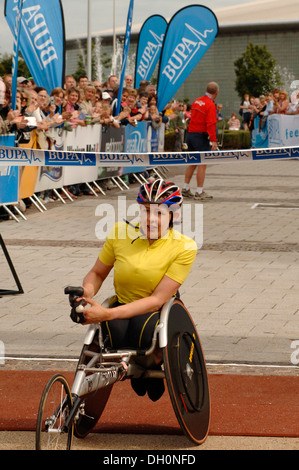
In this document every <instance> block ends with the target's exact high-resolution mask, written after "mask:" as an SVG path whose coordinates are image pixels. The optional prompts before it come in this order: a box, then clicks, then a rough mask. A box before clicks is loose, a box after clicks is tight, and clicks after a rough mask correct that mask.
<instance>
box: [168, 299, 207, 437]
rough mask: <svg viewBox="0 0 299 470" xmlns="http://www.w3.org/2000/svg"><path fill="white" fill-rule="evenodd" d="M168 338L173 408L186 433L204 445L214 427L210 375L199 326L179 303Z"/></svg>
mask: <svg viewBox="0 0 299 470" xmlns="http://www.w3.org/2000/svg"><path fill="white" fill-rule="evenodd" d="M167 338H168V340H167V345H166V347H165V348H163V361H164V371H165V378H166V383H167V386H168V391H169V396H170V399H171V402H172V406H173V409H174V412H175V414H176V417H177V420H178V422H179V424H180V427H181V429H182V431H183V432H184V434H185V435H186V436H187V437H188V439H190V440H191V441H192V442H193V443H195V444H202V443H203V442H204V441H205V439H206V437H207V435H208V432H209V425H210V394H209V384H208V375H207V369H206V363H205V359H204V355H203V352H202V348H201V344H200V340H199V337H198V333H197V331H196V327H195V325H194V323H193V320H192V318H191V316H190V314H189V312H188V311H187V309H186V308H185V306H184V305H183V303H182V302H181V301H179V300H175V301H174V303H173V304H172V306H171V308H170V312H169V317H168V322H167Z"/></svg>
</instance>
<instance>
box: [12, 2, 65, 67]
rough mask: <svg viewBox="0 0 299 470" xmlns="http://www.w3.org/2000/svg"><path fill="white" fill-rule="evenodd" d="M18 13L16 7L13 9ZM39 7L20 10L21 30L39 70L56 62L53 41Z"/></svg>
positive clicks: (56, 56)
mask: <svg viewBox="0 0 299 470" xmlns="http://www.w3.org/2000/svg"><path fill="white" fill-rule="evenodd" d="M13 10H14V11H16V12H17V14H18V13H19V11H18V7H15V8H14V9H13ZM40 10H41V6H40V5H34V6H29V7H24V8H23V9H22V26H21V27H22V28H24V29H25V30H26V34H27V36H28V38H30V42H31V44H32V46H33V47H34V49H35V51H36V55H37V57H38V59H39V60H38V62H39V65H40V68H41V70H42V69H43V68H45V67H46V66H47V65H49V64H50V63H51V62H52V61H53V60H58V55H57V53H56V50H55V47H54V45H53V39H52V38H51V35H50V31H49V29H48V27H47V23H46V20H45V17H44V15H43V13H41V11H40Z"/></svg>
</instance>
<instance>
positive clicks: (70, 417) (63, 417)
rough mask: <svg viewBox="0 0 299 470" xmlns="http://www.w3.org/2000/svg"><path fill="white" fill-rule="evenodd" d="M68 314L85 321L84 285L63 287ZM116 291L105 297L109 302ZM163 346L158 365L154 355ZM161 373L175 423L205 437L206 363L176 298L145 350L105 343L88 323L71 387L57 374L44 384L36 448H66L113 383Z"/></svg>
mask: <svg viewBox="0 0 299 470" xmlns="http://www.w3.org/2000/svg"><path fill="white" fill-rule="evenodd" d="M64 292H65V294H68V295H69V299H70V303H71V305H72V311H71V318H72V320H73V321H75V322H77V323H84V307H83V305H82V303H83V302H82V301H79V302H78V301H77V299H78V298H79V297H82V295H83V289H82V287H66V288H65V291H64ZM114 301H115V296H112V297H110V298H108V299H106V300H105V302H104V303H103V306H104V307H111V306H112V305H113V303H114ZM157 351H160V352H161V351H162V356H163V360H162V368H161V369H160V370H157V368H156V367H154V366H153V365H154V359H153V358H154V355H155V353H156V354H157ZM132 378H134V379H138V378H149V379H151V378H163V379H164V378H165V380H166V384H167V388H168V392H169V396H170V400H171V403H172V406H173V409H174V412H175V415H176V418H177V420H178V423H179V425H180V427H181V429H182V431H183V433H184V434H185V435H186V437H187V438H188V439H189V440H190V441H191V442H193V443H194V444H196V445H199V444H202V443H203V442H204V441H205V439H206V438H207V435H208V431H209V424H210V394H209V384H208V376H207V369H206V363H205V359H204V355H203V352H202V348H201V344H200V340H199V337H198V333H197V331H196V327H195V325H194V323H193V320H192V318H191V316H190V314H189V312H188V310H187V309H186V307H185V306H184V304H183V302H182V301H181V299H180V298H179V297H173V298H172V299H171V300H170V301H169V302H167V303H166V304H165V305H164V306H163V307H162V310H161V314H160V321H159V323H158V325H157V326H156V329H155V331H154V335H153V339H152V344H151V346H150V348H149V349H147V350H141V349H137V350H132V349H126V348H124V349H121V350H113V349H111V348H108V347H105V341H104V340H103V337H102V328H101V324H100V323H97V324H91V325H89V326H88V330H87V332H86V334H85V339H84V345H83V348H82V351H81V355H80V357H79V360H78V364H77V368H76V373H75V378H74V382H73V385H72V387H70V385H69V384H68V382H67V380H66V378H65V377H64V376H63V375H61V374H55V375H54V376H53V377H51V378H50V380H49V381H48V383H47V384H46V386H45V388H44V391H43V394H42V397H41V400H40V405H39V409H38V416H37V424H36V450H55V449H57V450H63V449H66V450H70V449H71V446H72V441H73V435H75V436H76V437H77V438H84V437H86V436H87V435H88V434H89V433H90V432H92V430H93V428H94V427H95V425H96V424H97V422H98V421H99V419H100V417H101V415H102V413H103V410H104V408H105V405H106V403H107V401H108V399H109V395H110V393H111V390H112V387H113V385H114V384H115V383H116V382H117V381H120V380H126V379H132Z"/></svg>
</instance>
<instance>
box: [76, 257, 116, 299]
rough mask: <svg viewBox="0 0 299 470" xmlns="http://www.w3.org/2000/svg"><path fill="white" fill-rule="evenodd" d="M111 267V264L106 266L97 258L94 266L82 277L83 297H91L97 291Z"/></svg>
mask: <svg viewBox="0 0 299 470" xmlns="http://www.w3.org/2000/svg"><path fill="white" fill-rule="evenodd" d="M112 268H113V266H106V264H104V263H102V262H101V261H100V260H99V259H97V261H96V262H95V264H94V266H93V267H92V268H91V270H90V271H89V273H87V274H86V276H85V278H84V279H83V284H82V287H83V288H84V297H87V298H91V297H93V296H94V295H95V294H96V293H97V292H98V290H99V289H100V287H101V285H102V284H103V282H104V281H105V279H106V277H107V276H108V274H109V273H110V271H111V269H112Z"/></svg>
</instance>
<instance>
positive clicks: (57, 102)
mask: <svg viewBox="0 0 299 470" xmlns="http://www.w3.org/2000/svg"><path fill="white" fill-rule="evenodd" d="M54 100H55V105H56V106H61V105H62V104H63V100H64V94H63V93H57V94H56V95H54Z"/></svg>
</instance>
